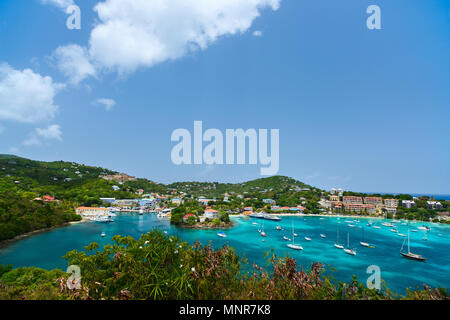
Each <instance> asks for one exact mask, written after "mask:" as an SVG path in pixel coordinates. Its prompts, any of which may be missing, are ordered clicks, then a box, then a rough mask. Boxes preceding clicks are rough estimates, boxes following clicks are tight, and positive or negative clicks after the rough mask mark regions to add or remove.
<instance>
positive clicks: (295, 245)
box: [287, 222, 303, 250]
mask: <svg viewBox="0 0 450 320" xmlns="http://www.w3.org/2000/svg"><path fill="white" fill-rule="evenodd" d="M294 235H295V233H294V222H292V243H288V245H287V246H288V248H291V249H292V250H303V247H302V246H299V245H297V244H295V241H294V238H295V236H294Z"/></svg>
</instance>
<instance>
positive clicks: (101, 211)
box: [76, 207, 111, 219]
mask: <svg viewBox="0 0 450 320" xmlns="http://www.w3.org/2000/svg"><path fill="white" fill-rule="evenodd" d="M76 213H77V214H78V215H80V216H82V217H83V218H88V219H92V218H98V217H107V216H109V214H110V213H111V211H110V210H109V209H108V208H92V207H79V208H77V209H76Z"/></svg>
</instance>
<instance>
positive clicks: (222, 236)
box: [217, 232, 227, 238]
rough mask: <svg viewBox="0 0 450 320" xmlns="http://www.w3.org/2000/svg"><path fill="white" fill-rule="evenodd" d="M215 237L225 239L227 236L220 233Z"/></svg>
mask: <svg viewBox="0 0 450 320" xmlns="http://www.w3.org/2000/svg"><path fill="white" fill-rule="evenodd" d="M217 235H218V236H219V237H221V238H226V237H227V235H226V234H225V233H222V232H219V233H218V234H217Z"/></svg>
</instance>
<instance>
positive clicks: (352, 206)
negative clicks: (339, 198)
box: [344, 203, 377, 214]
mask: <svg viewBox="0 0 450 320" xmlns="http://www.w3.org/2000/svg"><path fill="white" fill-rule="evenodd" d="M344 209H345V210H346V211H353V212H361V211H367V213H370V214H376V213H377V210H376V207H375V205H374V204H362V203H344Z"/></svg>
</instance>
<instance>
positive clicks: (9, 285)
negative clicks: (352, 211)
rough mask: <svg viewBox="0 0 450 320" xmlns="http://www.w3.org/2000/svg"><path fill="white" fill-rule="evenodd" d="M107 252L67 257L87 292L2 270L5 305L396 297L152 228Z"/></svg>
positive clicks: (53, 277) (414, 295)
mask: <svg viewBox="0 0 450 320" xmlns="http://www.w3.org/2000/svg"><path fill="white" fill-rule="evenodd" d="M114 242H115V243H114V244H112V245H107V246H105V247H104V248H103V250H99V249H98V244H96V243H92V244H91V245H89V246H88V247H86V251H87V252H84V251H83V252H78V251H72V252H69V253H68V254H67V255H66V257H65V258H66V259H67V260H68V261H69V264H70V265H78V266H79V267H80V269H81V273H82V274H81V275H82V288H81V289H80V290H69V289H68V287H67V285H66V284H67V281H66V279H68V276H69V275H68V274H65V273H63V272H62V271H60V270H53V271H44V270H41V269H37V268H20V269H14V270H11V269H10V268H9V267H3V268H0V299H53V300H55V299H107V300H116V299H117V300H118V299H155V300H162V299H194V300H197V299H199V300H200V299H206V300H208V299H219V300H222V299H263V300H266V299H271V300H277V299H333V300H335V299H342V298H343V297H345V299H371V300H379V299H393V298H395V297H393V295H392V294H391V293H390V291H389V290H383V292H377V291H376V290H369V289H367V288H366V287H365V286H364V285H363V284H360V283H358V281H357V279H356V278H354V280H353V281H352V283H350V284H346V285H345V286H344V284H343V283H339V284H337V285H335V284H333V283H332V282H331V281H330V280H329V279H328V278H326V277H323V276H322V271H323V267H322V265H321V264H320V263H316V264H313V265H312V267H311V269H310V270H308V271H304V270H298V268H297V264H296V261H295V260H294V259H292V258H289V257H286V258H278V257H276V256H274V255H272V256H271V257H270V258H269V263H270V264H271V266H272V270H273V271H272V272H270V273H268V272H267V271H265V270H264V269H263V268H262V267H260V266H256V265H254V266H253V269H252V271H248V272H245V271H244V270H247V269H246V268H245V267H246V264H247V263H246V261H245V260H242V259H240V258H239V257H238V256H237V255H236V253H235V252H234V250H233V249H232V248H230V247H226V246H225V247H223V248H221V249H218V250H213V249H212V248H211V247H210V246H202V245H200V244H199V243H196V244H195V245H193V246H192V245H189V244H187V243H186V242H182V241H181V240H180V239H178V238H176V237H173V236H170V237H168V236H166V235H164V234H163V233H162V232H160V231H157V230H154V231H152V232H149V233H147V234H145V235H143V236H142V237H141V239H139V240H135V239H133V238H131V237H121V236H115V237H114ZM397 298H403V299H448V294H447V292H446V290H445V289H440V290H438V289H431V288H425V289H424V290H420V291H408V293H407V296H405V297H397Z"/></svg>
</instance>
